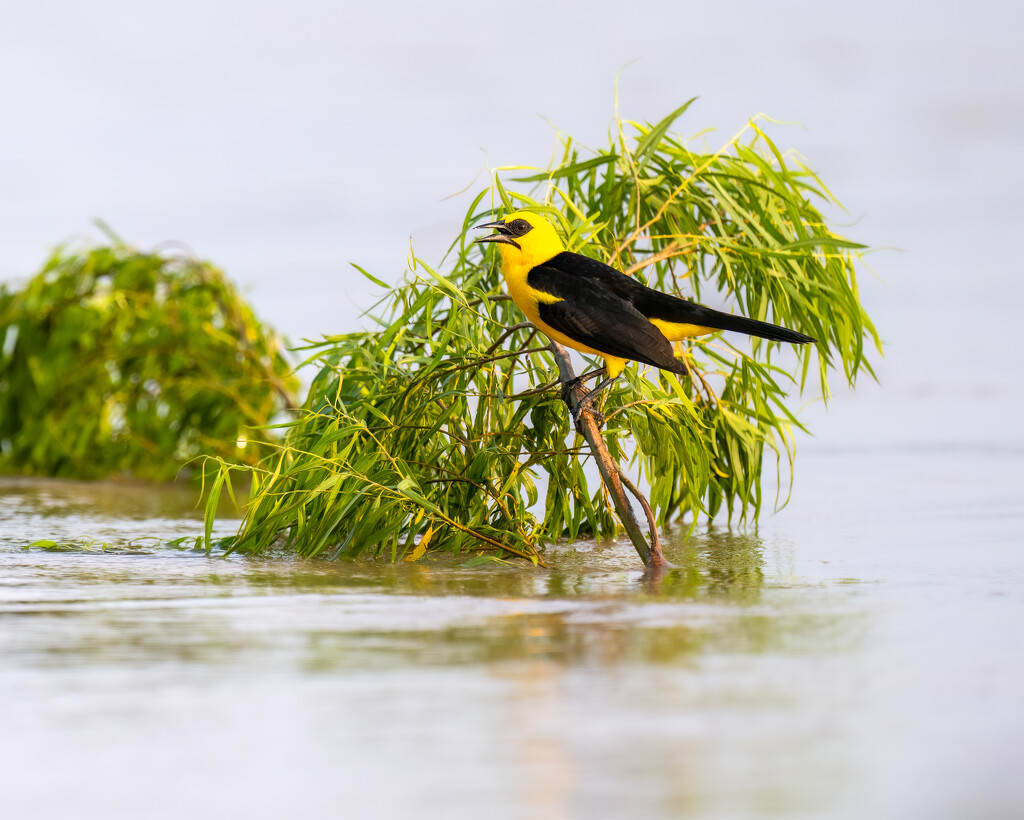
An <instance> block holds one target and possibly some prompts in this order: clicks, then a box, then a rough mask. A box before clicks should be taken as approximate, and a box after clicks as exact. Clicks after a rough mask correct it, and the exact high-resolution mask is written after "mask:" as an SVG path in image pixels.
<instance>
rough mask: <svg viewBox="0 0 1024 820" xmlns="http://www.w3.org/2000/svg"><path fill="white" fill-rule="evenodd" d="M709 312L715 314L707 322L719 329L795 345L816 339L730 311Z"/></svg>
mask: <svg viewBox="0 0 1024 820" xmlns="http://www.w3.org/2000/svg"><path fill="white" fill-rule="evenodd" d="M711 312H712V313H714V314H715V316H714V319H713V321H710V322H708V323H707V324H708V325H709V326H711V327H716V328H718V329H720V330H734V331H736V332H737V333H746V334H747V335H748V336H757V337H758V338H759V339H768V340H769V341H772V342H792V343H793V344H797V345H802V344H807V343H808V342H816V341H818V340H817V339H815V338H813V337H812V336H805V335H804V334H803V333H797V332H796V331H795V330H790V329H789V328H788V327H780V326H779V325H773V324H770V323H769V322H761V321H758V320H757V319H748V318H747V317H746V316H736V315H735V314H732V313H721V312H720V311H717V310H716V311H711Z"/></svg>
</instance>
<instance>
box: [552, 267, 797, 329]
mask: <svg viewBox="0 0 1024 820" xmlns="http://www.w3.org/2000/svg"><path fill="white" fill-rule="evenodd" d="M544 264H545V266H548V267H552V268H556V269H558V270H560V271H562V272H563V273H566V274H569V275H571V276H573V277H576V278H577V279H578V280H579V281H588V282H591V283H593V284H595V285H597V286H599V287H601V288H602V289H604V290H607V291H609V292H610V293H613V294H615V295H616V296H618V297H619V298H621V299H624V300H625V301H627V302H629V304H630V305H632V306H633V307H634V308H636V309H637V310H638V311H639V312H640V313H641V314H642V315H644V316H646V317H647V318H648V319H660V320H662V321H664V322H673V323H678V324H688V325H697V326H699V327H707V328H711V329H713V330H732V331H736V332H738V333H746V334H747V335H749V336H759V337H760V338H762V339H770V340H771V341H774V342H792V343H794V344H806V343H807V342H813V341H815V340H814V339H813V338H812V337H811V336H805V335H804V334H803V333H798V332H797V331H795V330H790V329H789V328H785V327H781V326H780V325H773V324H771V323H770V322H762V321H760V320H758V319H748V318H747V317H746V316H739V315H737V314H733V313H723V312H722V311H720V310H715V309H714V308H708V307H704V305H698V304H697V303H696V302H691V301H690V300H688V299H681V298H679V297H678V296H673V295H671V294H669V293H662V292H661V291H659V290H654V288H649V287H647V285H645V284H643V283H642V282H639V281H637V280H636V279H634V278H633V277H631V276H626V275H625V274H624V273H619V271H617V270H615V268H613V267H611V266H610V265H606V264H605V263H604V262H599V261H598V260H596V259H591V258H589V257H587V256H581V255H580V254H578V253H571V252H569V251H563V252H562V253H560V254H557V255H556V256H553V257H552V258H551V259H550V260H548V261H547V262H545V263H544Z"/></svg>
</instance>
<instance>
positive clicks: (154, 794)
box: [0, 448, 1024, 818]
mask: <svg viewBox="0 0 1024 820" xmlns="http://www.w3.org/2000/svg"><path fill="white" fill-rule="evenodd" d="M950 465H954V466H955V467H956V469H955V470H954V471H952V472H950V471H949V470H948V468H949V466H950ZM1022 467H1024V454H1022V453H1021V452H1019V451H1018V452H1015V451H1009V452H991V451H988V450H985V449H983V448H967V449H965V450H963V451H961V452H957V453H954V454H950V453H948V452H944V451H937V452H929V451H927V450H925V451H900V450H890V451H887V452H877V453H871V452H856V451H842V450H838V451H836V450H832V451H829V450H827V449H824V448H822V449H819V450H813V449H812V451H811V452H810V453H807V454H804V455H803V456H802V463H801V468H802V470H801V474H800V484H799V485H798V489H799V492H798V493H797V495H796V497H795V500H794V503H793V505H792V506H791V507H790V508H788V509H787V510H786V511H785V512H784V513H782V514H780V515H779V516H776V517H774V518H768V519H767V520H766V521H765V522H764V523H763V524H762V526H761V527H760V529H759V530H758V531H753V530H747V531H742V530H736V531H732V532H730V531H729V530H728V529H727V528H718V529H714V530H711V531H704V530H702V531H701V532H699V533H698V534H697V535H696V536H695V537H694V538H692V539H691V540H689V541H685V540H684V539H682V538H680V537H679V535H678V534H675V535H674V536H672V537H670V539H669V540H670V543H669V547H668V553H669V555H670V557H671V559H672V560H673V561H674V562H675V563H676V564H677V565H678V569H676V570H673V571H672V572H669V573H668V574H666V575H665V576H664V577H662V578H661V579H650V578H646V577H645V576H644V575H643V573H641V572H640V570H639V566H638V562H637V559H636V557H635V555H634V554H633V552H632V549H631V547H629V545H628V544H626V543H624V542H623V543H605V544H600V545H597V544H592V543H590V544H578V545H575V546H572V547H569V546H559V547H553V548H551V549H550V550H549V554H548V560H549V561H550V563H551V568H550V569H548V570H543V569H542V570H534V569H531V568H527V567H523V566H519V565H510V566H495V567H484V568H479V567H478V568H472V569H469V568H463V567H460V566H459V565H458V564H456V563H453V562H451V561H444V562H426V563H418V564H403V565H400V566H391V565H384V564H378V563H375V562H358V563H341V564H329V563H323V562H305V563H303V562H297V561H294V560H290V559H277V560H254V559H245V558H239V557H230V558H223V557H208V556H206V555H205V554H203V553H201V552H196V551H193V550H190V549H187V548H184V547H181V548H177V549H173V548H167V547H161V546H159V545H158V544H157V543H156V542H151V541H147V540H140V536H142V535H159V536H161V537H163V538H165V539H170V538H179V537H181V536H184V535H190V534H191V535H194V534H196V533H197V532H199V531H200V530H201V522H200V521H199V520H198V517H197V513H196V512H195V511H194V510H193V509H192V505H193V503H194V502H193V499H192V498H191V495H190V494H189V493H187V492H178V491H174V490H159V491H158V490H146V489H141V488H137V487H129V488H122V487H118V486H116V485H76V484H73V483H68V482H32V481H10V480H7V481H4V482H0V725H2V726H3V727H4V731H3V733H2V735H0V772H2V774H0V777H2V778H3V780H4V781H5V783H4V795H5V797H4V802H5V805H6V806H7V807H9V808H8V809H7V810H6V811H5V815H7V816H32V817H66V816H104V817H108V818H109V817H138V816H147V817H180V816H184V815H192V816H204V817H206V816H215V815H218V814H221V815H223V814H228V815H231V816H240V815H243V814H244V815H246V816H251V817H271V816H281V814H287V815H292V816H298V815H300V814H302V815H305V816H309V817H334V816H338V815H339V814H342V813H343V814H346V815H355V816H373V817H395V818H400V817H408V816H420V817H423V816H425V817H438V818H441V817H453V816H459V817H476V816H487V817H499V818H503V817H508V818H522V817H531V818H533V817H537V818H547V817H551V818H560V817H588V818H592V817H596V818H603V817H608V818H614V817H627V816H629V817H652V818H660V817H665V818H668V817H680V816H688V817H689V816H692V817H709V818H718V817H722V818H725V817H780V816H783V817H814V818H830V817H836V818H846V817H866V816H870V817H880V818H889V817H891V818H917V817H920V818H944V817H949V818H955V817H967V816H970V817H1013V816H1017V813H1018V812H1019V811H1020V809H1021V808H1022V807H1024V794H1022V792H1021V785H1020V780H1019V777H1018V773H1019V771H1020V770H1021V767H1022V765H1024V755H1022V751H1021V750H1022V746H1021V743H1020V740H1019V738H1020V737H1021V734H1022V732H1024V706H1022V704H1021V699H1020V697H1019V693H1020V692H1021V691H1024V662H1022V661H1024V651H1022V650H1024V642H1022V640H1021V637H1020V636H1021V632H1020V629H1019V624H1020V623H1022V622H1024V573H1022V571H1021V561H1020V558H1019V547H1018V544H1019V535H1018V533H1019V531H1020V528H1021V523H1022V519H1024V508H1022V505H1021V502H1020V494H1019V492H1017V491H1016V490H1015V488H1014V485H1013V484H1012V481H1013V479H1014V477H1015V476H1016V475H1019V471H1020V469H1021V468H1022ZM230 525H231V522H226V523H225V525H224V526H226V527H228V528H230ZM83 534H89V535H92V536H93V537H95V538H97V539H101V540H104V541H106V542H107V543H108V544H110V545H114V546H119V547H120V548H121V549H120V550H118V551H114V552H103V551H100V550H99V548H98V547H97V546H95V545H94V546H93V547H92V548H91V550H85V549H78V550H75V551H68V552H52V551H47V550H42V549H38V548H36V549H28V550H25V549H23V547H24V545H25V544H26V543H27V542H28V541H29V540H34V539H36V538H39V537H43V536H47V537H51V538H54V540H58V541H59V540H62V539H63V538H69V539H73V538H78V537H80V536H82V535H83ZM11 812H13V813H11Z"/></svg>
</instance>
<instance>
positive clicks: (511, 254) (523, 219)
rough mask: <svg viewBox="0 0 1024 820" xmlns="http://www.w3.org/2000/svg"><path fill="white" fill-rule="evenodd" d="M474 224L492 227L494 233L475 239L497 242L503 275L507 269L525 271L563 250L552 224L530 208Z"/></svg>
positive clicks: (563, 246) (560, 240) (479, 226)
mask: <svg viewBox="0 0 1024 820" xmlns="http://www.w3.org/2000/svg"><path fill="white" fill-rule="evenodd" d="M476 227H477V228H493V229H494V231H495V233H492V234H490V235H489V236H482V237H480V238H479V239H477V240H476V241H477V242H494V243H495V244H497V245H498V251H499V253H500V254H501V266H502V269H503V270H505V272H506V275H507V273H508V271H509V270H510V269H525V270H527V271H528V270H530V269H531V268H534V267H536V266H537V265H541V264H543V263H544V262H547V261H548V260H549V259H551V257H553V256H555V255H557V254H559V253H561V252H562V251H564V250H565V245H563V244H562V239H561V237H559V235H558V232H557V231H556V230H555V226H554V225H552V224H551V223H550V222H549V221H548V220H547V219H545V218H544V217H543V216H540V215H539V214H533V213H530V212H529V211H516V212H515V213H511V214H509V215H508V216H506V217H505V218H504V219H499V220H498V221H497V222H488V223H486V224H484V225H477V226H476Z"/></svg>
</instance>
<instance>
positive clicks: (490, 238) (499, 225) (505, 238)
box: [473, 219, 522, 250]
mask: <svg viewBox="0 0 1024 820" xmlns="http://www.w3.org/2000/svg"><path fill="white" fill-rule="evenodd" d="M484 228H491V229H493V230H495V231H497V233H492V234H489V235H487V236H481V237H480V238H478V239H474V240H473V241H474V242H502V243H504V244H506V245H515V246H516V247H517V248H519V243H518V242H516V241H515V240H514V239H513V238H512V237H511V236H509V235H508V234H509V229H508V225H506V224H505V223H504V221H502V220H500V219H499V220H498V221H497V222H485V223H484V224H483V225H474V226H473V230H474V231H479V230H483V229H484ZM519 249H520V250H522V248H519Z"/></svg>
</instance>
